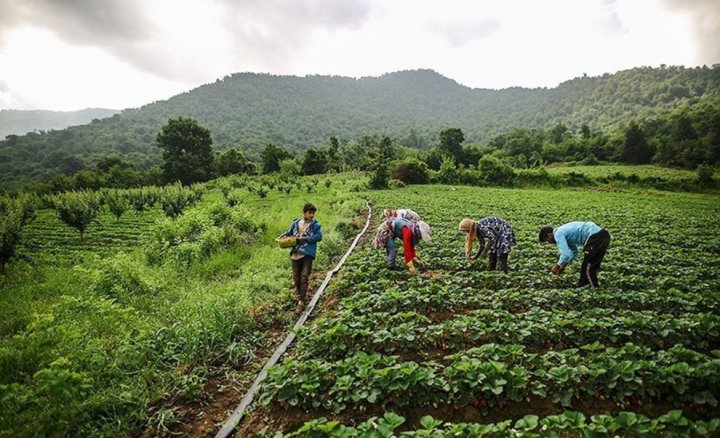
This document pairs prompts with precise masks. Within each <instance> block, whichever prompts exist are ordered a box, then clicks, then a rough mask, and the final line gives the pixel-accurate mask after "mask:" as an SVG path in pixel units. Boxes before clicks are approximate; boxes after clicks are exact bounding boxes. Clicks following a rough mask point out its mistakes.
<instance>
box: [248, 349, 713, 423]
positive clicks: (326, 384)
mask: <svg viewBox="0 0 720 438" xmlns="http://www.w3.org/2000/svg"><path fill="white" fill-rule="evenodd" d="M581 350H584V351H585V354H580V350H578V349H569V350H563V351H551V352H547V353H544V354H541V355H538V354H532V353H527V352H526V351H525V350H524V348H523V346H521V345H496V344H486V345H483V346H482V347H479V348H473V349H470V350H467V351H464V352H461V353H458V354H456V355H452V356H448V357H447V359H449V362H448V363H447V364H446V365H442V364H439V363H436V362H432V361H428V362H424V363H422V364H418V363H416V362H414V361H401V360H400V359H399V357H398V356H385V355H381V354H379V353H373V354H366V353H363V352H358V353H357V354H355V355H353V356H350V357H347V358H345V359H342V360H339V361H334V362H333V361H323V360H320V359H305V360H297V359H287V360H285V362H284V363H283V364H282V365H276V366H275V367H273V368H271V369H270V370H269V372H268V378H267V379H266V380H265V381H264V383H263V390H264V392H263V394H262V396H261V400H262V401H263V402H264V403H266V404H269V403H272V402H275V403H279V404H281V405H282V404H289V405H291V406H299V407H301V408H303V409H313V408H320V407H322V408H324V409H328V410H332V411H334V412H336V413H338V412H341V411H343V410H345V409H348V408H350V407H357V406H358V405H362V404H371V405H374V404H381V405H383V406H388V405H395V406H414V407H419V406H437V405H438V404H449V405H457V406H467V405H469V404H472V405H473V406H476V407H478V408H479V409H481V410H483V411H487V410H489V409H490V408H492V407H495V406H499V407H501V408H502V406H503V405H504V404H505V403H506V402H508V401H513V402H521V401H528V400H529V399H530V398H531V397H537V398H540V399H548V400H550V401H552V402H553V403H555V404H559V405H561V406H566V407H567V406H572V404H573V403H574V402H577V401H578V400H586V399H613V400H614V401H615V402H616V403H618V405H619V406H621V407H636V406H637V405H638V404H639V403H641V402H646V403H647V402H658V401H666V402H671V403H673V404H675V405H676V406H681V405H684V404H688V403H692V404H694V406H703V405H709V406H717V397H718V396H720V359H718V358H717V357H711V356H707V355H705V354H702V353H698V352H695V351H692V350H689V349H687V348H684V347H682V346H675V347H672V348H671V349H669V350H666V351H659V352H654V351H652V350H650V349H649V348H646V347H639V346H637V345H633V344H626V345H625V346H623V347H622V348H612V347H607V348H606V347H604V346H602V345H599V344H591V345H588V346H584V347H582V348H581ZM716 353H717V352H716Z"/></svg>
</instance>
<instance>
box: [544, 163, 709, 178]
mask: <svg viewBox="0 0 720 438" xmlns="http://www.w3.org/2000/svg"><path fill="white" fill-rule="evenodd" d="M546 169H547V171H548V173H550V174H551V175H556V174H565V173H569V172H577V173H584V174H585V175H587V176H589V177H591V178H597V177H605V176H610V175H612V174H614V173H616V172H620V173H624V174H626V175H628V176H629V175H632V174H635V175H637V176H639V177H640V178H666V179H692V178H696V177H697V172H695V171H691V170H685V169H676V168H672V167H661V166H654V165H651V164H645V165H622V164H609V165H599V166H568V165H564V164H561V165H550V166H548V167H546ZM719 175H720V173H719V172H718V171H716V172H715V176H716V177H718V176H719Z"/></svg>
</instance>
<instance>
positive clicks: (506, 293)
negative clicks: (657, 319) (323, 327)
mask: <svg viewBox="0 0 720 438" xmlns="http://www.w3.org/2000/svg"><path fill="white" fill-rule="evenodd" d="M343 286H344V291H345V292H348V291H353V292H355V293H354V294H353V295H352V296H350V297H347V298H344V299H343V300H342V301H341V303H340V307H341V308H342V309H346V310H352V311H353V312H355V313H363V314H372V313H374V312H378V311H380V312H400V311H403V310H407V309H414V310H416V311H418V312H448V311H465V310H475V309H506V310H508V311H512V312H524V311H527V310H530V309H533V308H541V309H556V310H580V309H588V308H594V307H598V308H606V309H626V310H652V311H654V312H656V313H672V314H674V313H686V312H712V313H716V314H720V294H719V293H711V292H706V293H697V292H682V291H680V290H677V289H668V290H657V289H650V290H639V291H633V292H632V293H628V292H627V291H624V290H622V289H619V288H604V289H598V290H594V291H592V292H590V293H577V290H575V289H539V290H529V289H524V288H512V289H495V290H490V289H482V290H479V289H477V288H473V287H470V286H466V287H454V286H453V285H448V284H436V283H435V284H434V283H430V284H424V285H418V286H416V287H413V288H405V287H399V286H398V285H392V286H390V287H387V288H385V289H380V288H374V287H373V286H374V285H373V283H363V284H362V285H357V286H350V285H349V284H347V283H345V284H344V285H343ZM341 288H342V286H341Z"/></svg>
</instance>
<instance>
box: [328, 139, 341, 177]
mask: <svg viewBox="0 0 720 438" xmlns="http://www.w3.org/2000/svg"><path fill="white" fill-rule="evenodd" d="M327 161H328V164H327V167H328V171H333V172H340V171H342V159H341V158H340V141H339V140H338V138H337V137H330V146H329V147H328V149H327Z"/></svg>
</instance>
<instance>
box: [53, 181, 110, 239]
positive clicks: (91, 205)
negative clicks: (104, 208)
mask: <svg viewBox="0 0 720 438" xmlns="http://www.w3.org/2000/svg"><path fill="white" fill-rule="evenodd" d="M54 204H55V210H56V211H57V215H58V217H59V218H60V220H62V221H63V222H65V223H66V224H67V225H69V226H71V227H73V228H75V229H76V230H78V231H79V232H80V241H81V242H82V241H83V240H84V238H85V231H86V230H87V228H88V227H89V226H90V224H91V223H93V222H96V221H97V215H98V213H99V212H100V195H99V194H98V193H97V192H91V191H79V192H67V193H63V194H62V195H58V196H56V197H55V198H54Z"/></svg>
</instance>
